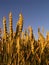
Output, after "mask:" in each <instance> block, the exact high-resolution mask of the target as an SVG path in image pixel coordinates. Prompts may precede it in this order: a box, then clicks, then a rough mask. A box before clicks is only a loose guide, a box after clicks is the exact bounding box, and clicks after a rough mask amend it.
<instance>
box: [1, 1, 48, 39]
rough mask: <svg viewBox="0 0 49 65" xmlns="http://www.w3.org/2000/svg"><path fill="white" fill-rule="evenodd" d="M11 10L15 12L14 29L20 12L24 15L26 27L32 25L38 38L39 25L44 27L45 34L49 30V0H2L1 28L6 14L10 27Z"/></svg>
mask: <svg viewBox="0 0 49 65" xmlns="http://www.w3.org/2000/svg"><path fill="white" fill-rule="evenodd" d="M9 12H12V14H13V29H14V31H15V29H16V22H17V20H18V17H19V14H20V12H22V14H23V17H24V29H25V28H28V26H29V25H30V26H32V28H33V32H34V35H35V36H36V38H37V32H38V27H40V28H41V29H42V27H44V34H43V35H44V36H45V35H46V31H49V0H0V28H2V26H3V25H2V18H3V16H6V19H7V27H8V24H9V21H8V15H9Z"/></svg>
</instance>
